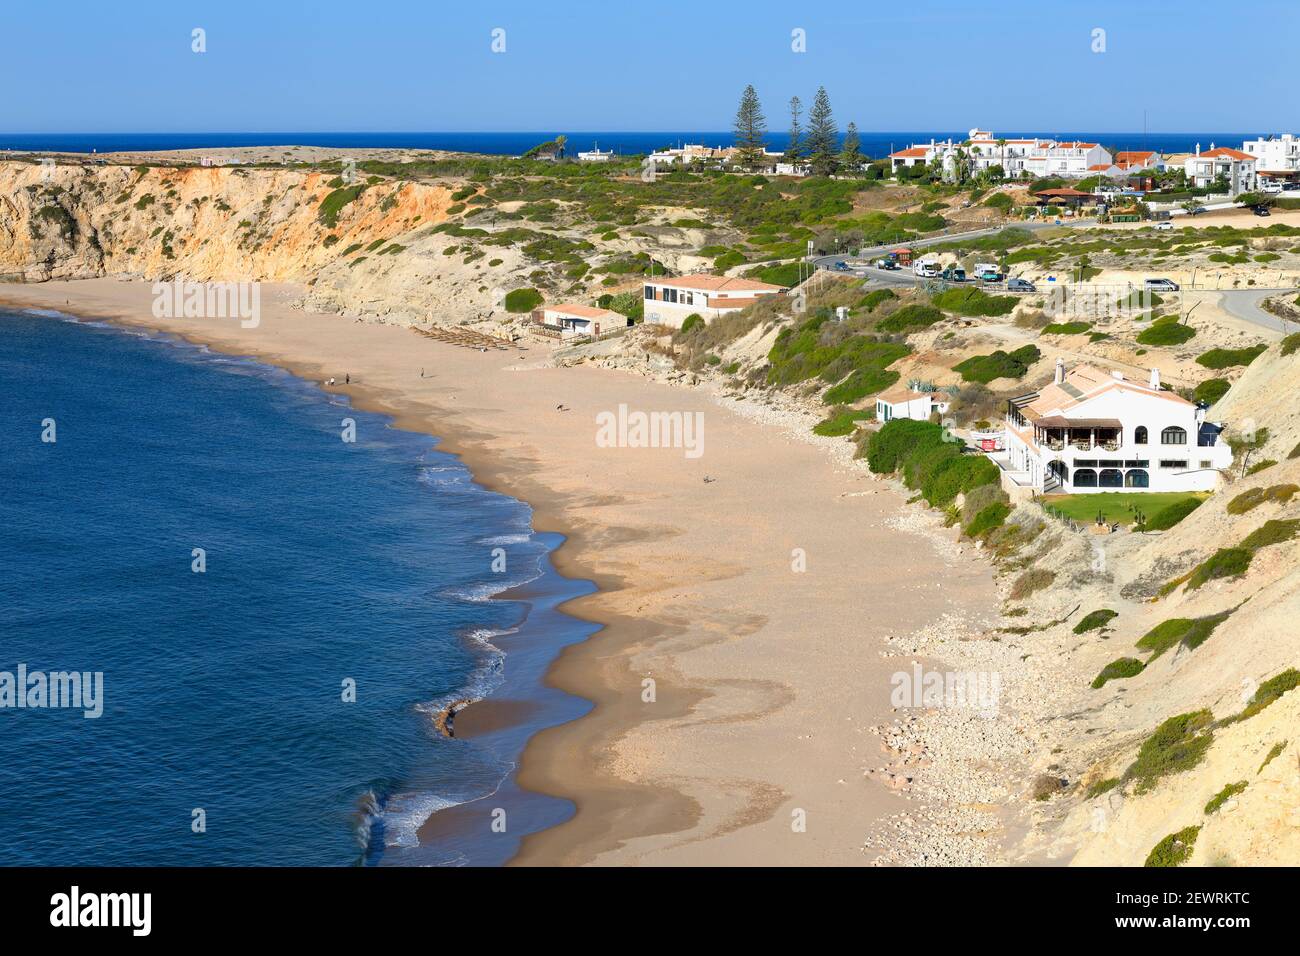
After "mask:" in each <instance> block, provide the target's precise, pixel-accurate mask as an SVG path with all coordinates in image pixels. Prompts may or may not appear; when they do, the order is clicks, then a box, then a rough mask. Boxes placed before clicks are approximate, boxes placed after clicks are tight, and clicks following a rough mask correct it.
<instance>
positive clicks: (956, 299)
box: [932, 288, 1020, 316]
mask: <svg viewBox="0 0 1300 956" xmlns="http://www.w3.org/2000/svg"><path fill="white" fill-rule="evenodd" d="M1019 301H1020V300H1019V299H1018V298H1016V297H1015V296H1014V295H989V294H988V293H987V292H984V291H983V290H982V289H976V288H966V289H963V288H953V289H948V290H946V291H944V292H940V293H939V294H938V295H936V296H934V298H933V300H932V302H933V304H934V305H935V306H937V307H938V308H940V309H943V310H944V311H945V312H956V313H957V314H958V315H965V316H997V315H1007V314H1008V313H1010V312H1011V310H1012V309H1014V308H1015V307H1016V305H1017V303H1019Z"/></svg>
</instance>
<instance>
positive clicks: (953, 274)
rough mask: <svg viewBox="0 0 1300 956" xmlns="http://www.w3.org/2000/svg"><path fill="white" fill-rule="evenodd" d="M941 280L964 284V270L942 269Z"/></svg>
mask: <svg viewBox="0 0 1300 956" xmlns="http://www.w3.org/2000/svg"><path fill="white" fill-rule="evenodd" d="M943 278H944V279H945V280H946V281H948V282H965V281H966V270H965V269H957V268H948V269H944V270H943Z"/></svg>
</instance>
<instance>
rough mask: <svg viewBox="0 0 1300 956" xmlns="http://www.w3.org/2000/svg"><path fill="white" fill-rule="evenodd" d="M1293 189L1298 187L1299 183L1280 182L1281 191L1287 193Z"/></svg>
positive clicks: (1299, 186) (1299, 187)
mask: <svg viewBox="0 0 1300 956" xmlns="http://www.w3.org/2000/svg"><path fill="white" fill-rule="evenodd" d="M1294 189H1300V183H1283V184H1282V191H1283V192H1288V193H1289V192H1291V191H1292V190H1294Z"/></svg>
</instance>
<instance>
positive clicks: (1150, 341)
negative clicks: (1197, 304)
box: [1137, 315, 1196, 346]
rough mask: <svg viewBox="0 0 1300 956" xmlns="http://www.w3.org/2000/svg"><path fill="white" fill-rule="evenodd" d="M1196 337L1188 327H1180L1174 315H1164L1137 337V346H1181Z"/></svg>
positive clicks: (1194, 332) (1194, 331)
mask: <svg viewBox="0 0 1300 956" xmlns="http://www.w3.org/2000/svg"><path fill="white" fill-rule="evenodd" d="M1195 335H1196V330H1195V329H1194V328H1192V327H1191V326H1190V325H1182V324H1180V323H1179V321H1178V316H1176V315H1164V316H1161V317H1160V318H1158V319H1156V320H1154V321H1153V322H1152V323H1151V327H1150V328H1147V329H1143V330H1142V331H1141V332H1139V333H1138V335H1137V341H1138V344H1139V345H1165V346H1168V345H1181V344H1182V343H1184V342H1186V341H1187V340H1188V339H1190V338H1192V337H1194V336H1195Z"/></svg>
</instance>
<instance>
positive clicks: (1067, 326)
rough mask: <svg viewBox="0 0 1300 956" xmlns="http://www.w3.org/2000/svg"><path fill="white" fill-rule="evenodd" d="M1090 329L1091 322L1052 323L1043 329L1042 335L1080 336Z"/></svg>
mask: <svg viewBox="0 0 1300 956" xmlns="http://www.w3.org/2000/svg"><path fill="white" fill-rule="evenodd" d="M1091 328H1092V323H1091V322H1053V323H1052V324H1050V325H1047V326H1044V327H1043V335H1082V334H1083V333H1084V332H1087V331H1088V330H1089V329H1091Z"/></svg>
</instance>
